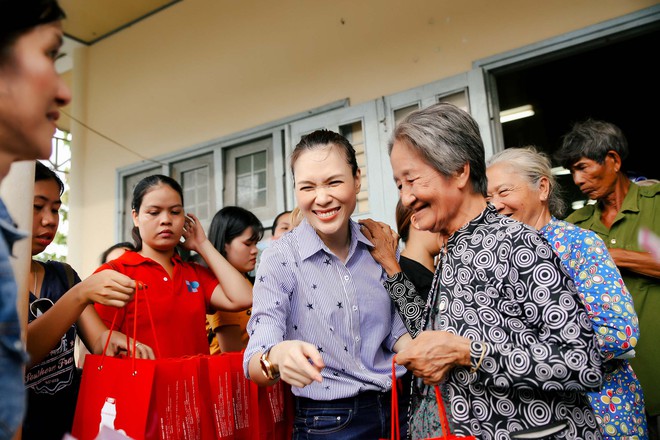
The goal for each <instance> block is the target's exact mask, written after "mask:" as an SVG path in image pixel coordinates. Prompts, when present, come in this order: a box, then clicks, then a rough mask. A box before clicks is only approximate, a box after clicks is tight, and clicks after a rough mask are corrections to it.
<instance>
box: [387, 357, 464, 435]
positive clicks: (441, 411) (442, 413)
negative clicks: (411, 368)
mask: <svg viewBox="0 0 660 440" xmlns="http://www.w3.org/2000/svg"><path fill="white" fill-rule="evenodd" d="M434 389H435V390H434V391H435V400H436V402H437V403H438V416H439V417H440V426H441V428H442V436H443V437H449V436H450V435H451V430H450V428H449V420H448V419H447V412H446V410H445V404H444V402H443V401H442V394H441V392H440V387H439V386H438V385H436V386H435V387H434ZM390 417H391V419H392V423H391V426H392V428H391V431H390V436H391V438H392V440H395V439H398V438H399V437H400V435H401V434H400V427H399V399H398V393H397V378H396V355H394V356H393V357H392V410H391V416H390Z"/></svg>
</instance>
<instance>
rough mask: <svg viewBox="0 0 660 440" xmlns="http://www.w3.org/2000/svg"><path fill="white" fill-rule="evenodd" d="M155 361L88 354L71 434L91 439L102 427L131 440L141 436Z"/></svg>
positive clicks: (147, 408)
mask: <svg viewBox="0 0 660 440" xmlns="http://www.w3.org/2000/svg"><path fill="white" fill-rule="evenodd" d="M155 366H156V364H155V362H154V361H150V360H142V359H133V358H114V357H108V356H104V355H94V354H88V355H87V356H86V357H85V366H84V367H83V374H82V379H81V383H80V391H79V393H78V403H77V405H76V413H75V416H74V420H73V429H72V431H71V433H72V435H73V436H74V437H75V438H76V439H78V440H93V439H95V438H96V436H97V435H98V433H99V430H100V426H101V425H102V424H105V425H108V426H109V427H111V428H113V429H115V430H117V431H123V432H124V433H125V434H126V435H127V436H129V437H131V438H135V439H142V438H144V437H145V433H146V430H147V416H148V414H149V404H150V402H151V391H152V385H153V379H154V370H155Z"/></svg>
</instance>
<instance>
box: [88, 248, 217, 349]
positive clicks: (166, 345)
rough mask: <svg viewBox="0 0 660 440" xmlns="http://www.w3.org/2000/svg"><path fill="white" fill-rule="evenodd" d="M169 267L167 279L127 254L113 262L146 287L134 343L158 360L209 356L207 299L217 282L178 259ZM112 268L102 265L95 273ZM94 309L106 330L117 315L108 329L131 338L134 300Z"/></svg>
mask: <svg viewBox="0 0 660 440" xmlns="http://www.w3.org/2000/svg"><path fill="white" fill-rule="evenodd" d="M172 262H173V263H174V272H173V274H172V277H171V278H170V276H169V274H168V273H167V272H166V271H165V269H164V268H163V267H162V266H161V265H160V264H158V263H156V262H155V261H153V260H151V259H150V258H145V257H143V256H142V255H140V254H138V253H137V252H131V251H126V252H124V254H123V255H122V256H121V257H119V258H118V259H116V260H114V261H113V262H112V264H113V265H114V266H115V269H116V270H117V271H119V272H121V273H123V274H125V275H127V276H129V277H131V278H132V279H134V280H136V281H141V282H142V283H144V284H146V285H147V286H148V288H147V289H144V290H140V291H138V292H137V301H138V315H139V318H138V322H137V340H138V341H139V342H141V343H144V344H147V345H149V346H151V347H152V348H153V349H154V352H155V353H156V356H157V357H160V358H164V357H180V356H187V355H196V354H209V343H208V339H207V337H206V313H207V312H208V311H209V310H212V308H211V306H210V301H211V295H212V294H213V290H214V289H215V287H216V286H217V285H218V280H217V279H216V277H215V275H214V274H213V272H211V270H210V269H208V268H206V267H204V266H201V265H199V264H195V263H186V262H184V261H182V260H181V258H180V257H179V256H178V255H175V256H174V257H172ZM111 268H112V267H111V266H110V265H109V264H107V263H106V264H104V265H102V266H101V267H99V268H98V269H97V270H96V272H99V271H101V270H106V269H111ZM145 296H146V300H147V301H148V305H149V308H150V310H151V317H152V318H153V323H154V328H155V331H156V336H157V338H158V346H157V345H156V341H154V334H153V332H152V329H151V325H150V323H149V314H148V310H147V304H146V303H145ZM94 307H95V308H96V311H97V312H98V314H99V315H100V316H101V319H102V320H103V322H105V324H106V325H107V326H108V328H110V327H111V325H112V321H113V318H114V317H115V313H117V318H116V321H115V325H114V327H113V330H118V331H120V332H122V333H125V334H127V335H129V336H132V335H133V319H134V317H135V300H134V301H131V302H130V303H128V304H127V305H126V306H125V307H123V308H121V309H117V308H115V307H110V306H104V305H101V304H95V305H94ZM157 347H158V349H160V355H159V353H158V350H157Z"/></svg>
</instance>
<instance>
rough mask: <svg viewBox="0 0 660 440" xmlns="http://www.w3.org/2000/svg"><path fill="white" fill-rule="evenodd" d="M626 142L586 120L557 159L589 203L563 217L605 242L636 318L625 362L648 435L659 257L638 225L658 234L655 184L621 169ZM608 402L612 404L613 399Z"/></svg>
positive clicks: (658, 402)
mask: <svg viewBox="0 0 660 440" xmlns="http://www.w3.org/2000/svg"><path fill="white" fill-rule="evenodd" d="M627 156H628V143H627V141H626V138H625V136H624V135H623V133H622V132H621V130H620V129H619V128H618V127H617V126H615V125H613V124H611V123H607V122H602V121H595V120H587V121H584V122H582V123H578V124H576V125H575V126H574V127H573V129H572V130H571V131H570V132H569V133H568V134H566V135H565V136H564V137H563V141H562V145H561V147H560V149H559V151H558V152H557V153H556V156H555V157H556V159H557V161H558V162H559V163H560V164H561V165H562V166H563V167H565V168H567V169H569V170H570V171H571V175H572V176H573V181H574V182H575V184H576V185H577V186H578V187H579V188H580V191H582V192H583V193H584V194H585V195H586V196H587V197H589V199H591V200H595V201H596V203H595V204H588V205H586V206H584V207H583V208H581V209H579V210H577V211H575V212H573V213H572V214H571V215H569V216H568V217H567V218H566V220H567V221H569V222H571V223H574V224H576V225H579V226H581V227H583V228H585V229H591V230H592V231H594V232H596V233H597V234H598V235H599V236H600V237H601V238H602V239H603V240H604V241H605V243H606V244H607V246H608V248H609V251H610V254H611V255H612V258H613V259H614V261H615V263H616V265H617V266H618V268H619V270H620V272H621V275H622V276H623V280H624V282H625V284H626V287H627V288H628V290H629V291H630V293H631V294H632V297H633V301H634V306H635V310H636V312H637V316H638V318H639V328H640V336H639V342H638V343H637V346H636V347H635V352H636V357H635V358H634V359H632V360H631V365H632V367H633V369H634V371H635V373H636V374H637V376H638V378H639V381H640V382H641V385H642V390H643V393H644V398H645V405H646V413H647V418H648V424H649V434H650V438H651V439H658V420H659V418H658V416H659V415H660V375H659V374H657V373H656V370H657V369H658V368H660V261H657V260H656V259H655V258H654V257H653V255H652V254H650V253H649V252H646V251H644V250H643V249H642V248H641V247H640V244H639V233H640V229H642V228H646V229H648V230H650V231H652V232H653V233H654V234H656V235H660V183H653V184H650V185H638V184H636V183H633V182H632V181H631V180H630V179H629V178H628V176H627V175H626V173H625V170H624V168H623V162H624V160H625V159H626V157H627ZM613 403H614V402H613Z"/></svg>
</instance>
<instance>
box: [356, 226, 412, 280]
mask: <svg viewBox="0 0 660 440" xmlns="http://www.w3.org/2000/svg"><path fill="white" fill-rule="evenodd" d="M358 223H360V225H361V226H362V233H363V234H364V236H365V237H367V239H368V240H369V241H370V242H371V243H373V245H374V247H373V248H372V249H370V250H369V251H370V252H371V256H372V257H374V260H376V261H377V262H378V263H379V264H380V265H381V266H383V269H385V271H386V272H387V275H388V276H390V277H391V276H393V275H395V274H397V273H399V272H401V266H399V261H398V260H397V258H396V250H397V248H398V246H399V234H397V233H396V232H395V231H394V230H393V229H392V228H391V227H390V226H389V225H388V224H387V223H383V222H378V221H376V220H372V219H370V218H367V219H363V220H358Z"/></svg>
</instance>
